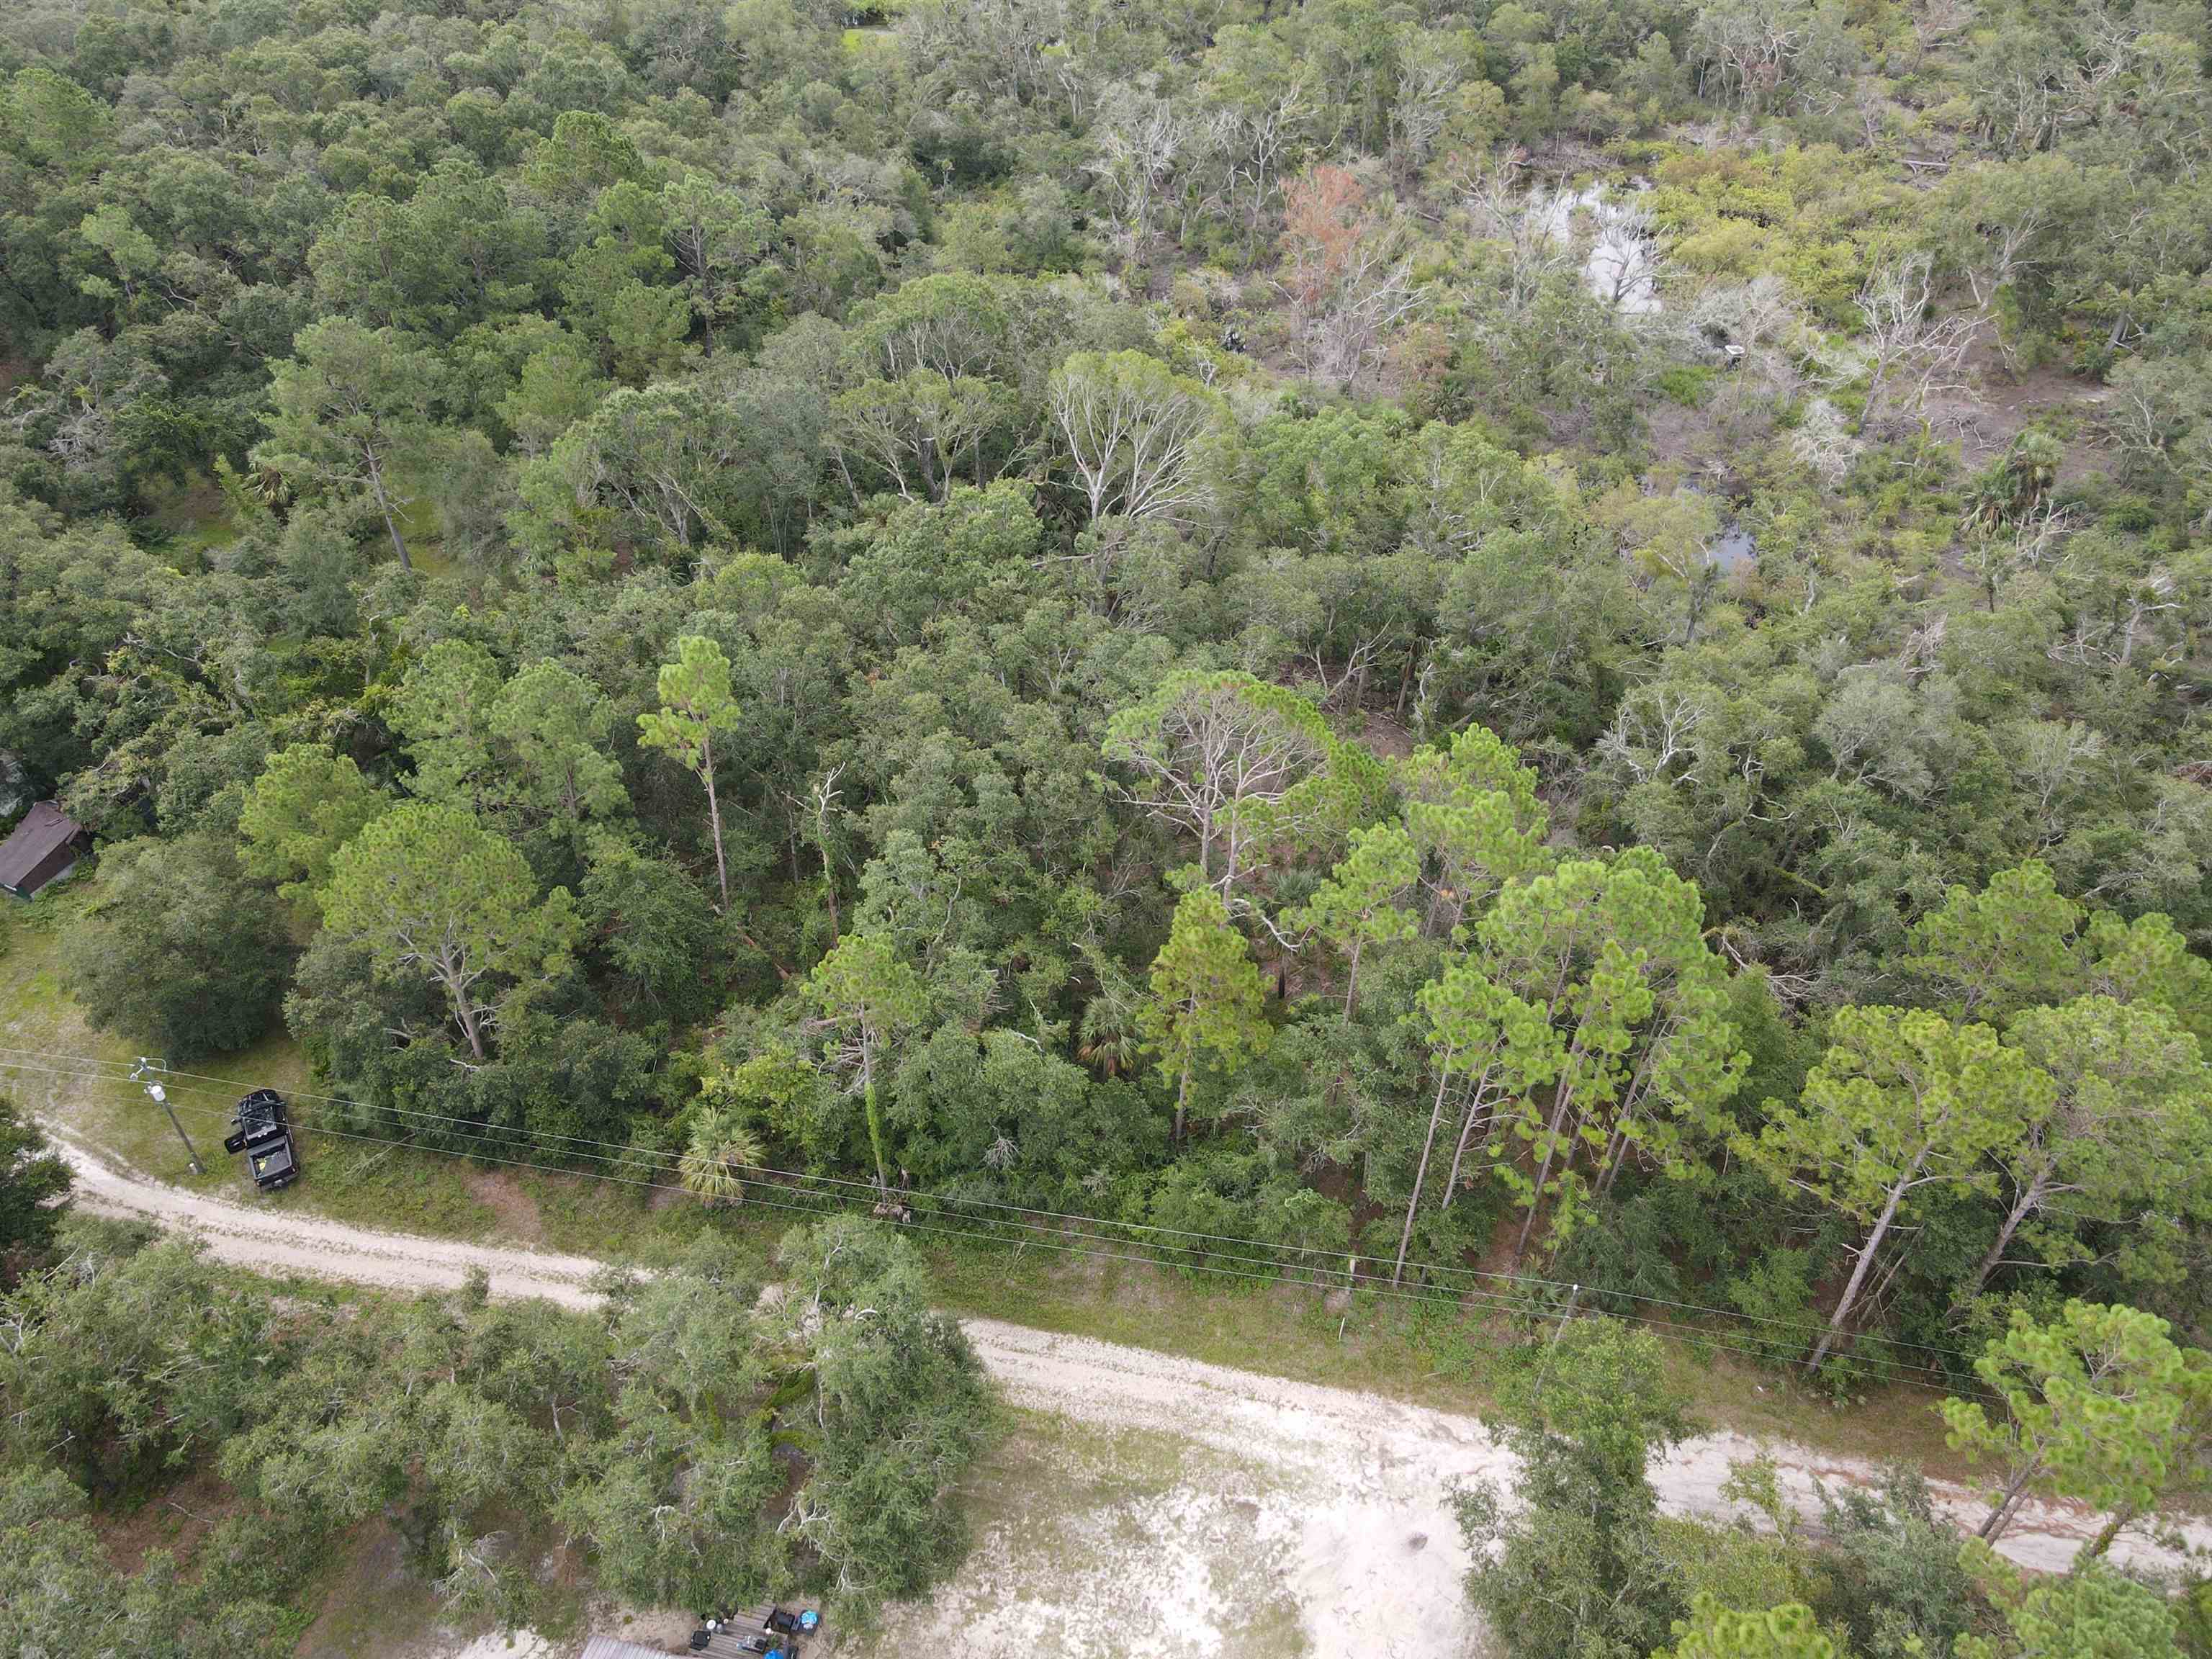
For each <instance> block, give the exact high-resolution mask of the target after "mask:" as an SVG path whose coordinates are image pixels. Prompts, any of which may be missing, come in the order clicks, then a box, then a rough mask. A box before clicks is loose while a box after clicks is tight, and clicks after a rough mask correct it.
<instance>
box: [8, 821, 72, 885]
mask: <svg viewBox="0 0 2212 1659" xmlns="http://www.w3.org/2000/svg"><path fill="white" fill-rule="evenodd" d="M83 833H84V826H83V825H82V824H81V823H78V822H77V821H76V819H75V818H73V817H70V815H69V814H68V813H66V812H64V811H62V809H61V808H60V807H58V806H57V805H54V804H53V802H52V801H50V800H42V801H39V802H36V803H34V804H33V805H32V807H31V810H30V811H27V812H26V813H24V814H23V821H22V822H21V823H19V824H17V825H16V826H15V834H13V835H11V836H9V837H8V839H7V840H5V841H0V887H21V885H22V884H24V883H25V882H26V881H27V880H28V879H30V878H31V877H32V875H33V873H35V872H37V870H38V868H39V866H40V865H42V864H44V863H45V862H46V860H48V859H49V858H51V857H52V856H53V854H55V853H56V852H57V851H58V850H59V849H60V848H64V847H66V846H67V845H68V844H69V843H70V842H73V841H75V840H76V838H77V837H78V836H82V834H83Z"/></svg>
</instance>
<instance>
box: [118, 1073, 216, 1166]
mask: <svg viewBox="0 0 2212 1659" xmlns="http://www.w3.org/2000/svg"><path fill="white" fill-rule="evenodd" d="M168 1069H169V1068H168V1067H167V1066H165V1065H164V1064H162V1063H161V1061H160V1060H149V1059H147V1058H146V1056H145V1055H143V1054H141V1055H139V1056H138V1063H137V1065H136V1066H132V1067H131V1080H132V1081H133V1082H136V1083H143V1084H144V1085H146V1095H147V1097H148V1098H149V1099H150V1100H151V1101H152V1102H153V1103H155V1105H156V1106H159V1107H160V1108H161V1110H162V1112H163V1114H164V1115H167V1118H168V1120H169V1127H171V1128H172V1129H174V1130H175V1131H176V1132H177V1139H179V1140H181V1141H183V1142H184V1143H185V1162H186V1163H188V1164H191V1166H192V1173H193V1174H194V1175H205V1174H206V1173H207V1171H206V1170H204V1169H202V1168H201V1167H200V1155H199V1154H198V1153H197V1152H194V1151H193V1150H192V1138H191V1136H190V1135H188V1134H186V1133H185V1126H184V1125H183V1124H181V1123H179V1122H178V1121H177V1109H176V1108H175V1107H173V1106H172V1105H170V1104H169V1091H167V1089H164V1088H163V1087H162V1086H161V1085H160V1084H158V1083H156V1082H155V1081H154V1079H152V1078H151V1077H149V1076H148V1075H147V1073H149V1072H166V1071H167V1070H168Z"/></svg>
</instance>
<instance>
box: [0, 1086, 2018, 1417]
mask: <svg viewBox="0 0 2212 1659" xmlns="http://www.w3.org/2000/svg"><path fill="white" fill-rule="evenodd" d="M39 1052H42V1051H39V1050H21V1049H7V1050H0V1054H21V1053H39ZM56 1057H57V1058H86V1059H89V1057H82V1056H56ZM90 1063H91V1064H93V1065H94V1066H105V1065H106V1064H108V1062H106V1061H101V1060H90ZM0 1066H3V1067H7V1068H9V1069H14V1070H18V1071H29V1072H40V1073H48V1074H51V1075H54V1076H61V1077H74V1078H80V1079H89V1080H94V1081H103V1082H116V1081H120V1080H122V1079H117V1078H115V1077H113V1076H112V1074H111V1073H107V1072H105V1071H99V1070H95V1071H91V1072H85V1071H78V1070H72V1069H69V1068H64V1067H58V1066H40V1065H35V1064H31V1063H28V1062H25V1061H22V1060H9V1059H4V1058H0ZM219 1080H220V1079H218V1081H219ZM181 1086H184V1087H187V1088H191V1091H192V1092H194V1093H213V1092H215V1091H213V1090H212V1089H208V1088H194V1087H192V1085H181ZM319 1098H324V1099H336V1098H338V1097H327V1096H325V1097H319ZM348 1104H358V1103H353V1102H348ZM181 1109H183V1110H186V1111H197V1112H203V1113H205V1114H208V1115H210V1116H220V1115H222V1114H223V1112H224V1111H225V1109H224V1108H222V1107H216V1106H200V1105H191V1104H184V1105H182V1106H181ZM414 1115H422V1116H428V1117H432V1118H436V1119H437V1120H438V1121H442V1122H444V1123H447V1124H448V1125H453V1126H457V1127H458V1132H459V1136H460V1137H461V1138H463V1139H487V1138H489V1137H488V1136H487V1135H486V1134H485V1133H483V1131H481V1130H477V1129H471V1128H470V1127H468V1126H467V1125H466V1124H465V1121H463V1120H459V1119H453V1118H438V1115H436V1114H414ZM303 1127H306V1126H303ZM313 1133H317V1134H323V1135H329V1136H331V1137H333V1138H335V1139H343V1140H351V1141H358V1142H361V1143H362V1144H364V1145H368V1146H381V1147H384V1148H386V1149H387V1150H390V1149H392V1148H394V1147H400V1148H404V1149H405V1150H408V1151H411V1152H433V1153H436V1154H439V1155H440V1156H443V1157H447V1158H471V1159H475V1160H477V1161H479V1162H483V1163H488V1164H501V1165H504V1166H507V1167H509V1168H514V1169H526V1170H536V1171H539V1172H541V1173H544V1174H548V1175H570V1176H577V1177H579V1178H580V1179H584V1180H591V1181H599V1182H609V1183H611V1184H616V1185H622V1186H629V1187H635V1188H645V1189H648V1190H653V1191H659V1192H671V1193H676V1194H682V1195H684V1196H690V1197H696V1196H698V1194H694V1193H692V1192H691V1191H690V1188H686V1187H684V1186H681V1185H677V1184H671V1183H669V1182H657V1181H652V1180H647V1179H641V1178H640V1177H638V1176H624V1175H616V1174H609V1173H606V1172H605V1171H602V1170H576V1169H570V1168H566V1167H564V1166H562V1165H559V1164H543V1163H538V1162H536V1161H534V1160H531V1159H526V1158H501V1157H495V1156H494V1155H492V1154H491V1153H489V1152H482V1151H474V1152H471V1151H454V1150H451V1149H448V1148H445V1147H439V1146H426V1145H422V1144H421V1143H418V1142H416V1141H413V1140H411V1139H404V1140H397V1141H395V1140H393V1139H390V1138H389V1137H386V1136H382V1135H371V1134H362V1133H357V1132H353V1131H349V1130H343V1129H336V1128H331V1127H327V1126H322V1125H316V1126H313ZM598 1144H599V1145H602V1146H611V1145H612V1143H610V1142H600V1143H598ZM502 1150H512V1149H511V1148H503V1149H502ZM641 1150H643V1149H641ZM580 1156H586V1157H588V1156H590V1155H588V1154H581V1155H580ZM592 1161H594V1162H599V1163H608V1164H617V1166H619V1167H629V1168H641V1167H643V1165H642V1164H639V1163H636V1162H632V1161H629V1160H627V1159H625V1158H593V1159H592ZM736 1167H738V1168H753V1167H755V1166H750V1165H739V1166H736ZM777 1173H780V1174H786V1175H790V1176H793V1178H795V1179H799V1180H805V1179H807V1178H808V1177H807V1176H805V1174H804V1173H803V1172H789V1171H780V1172H777ZM841 1184H843V1185H848V1186H860V1187H863V1188H864V1190H863V1191H861V1192H856V1193H854V1194H849V1195H848V1194H837V1193H822V1192H817V1191H812V1190H810V1189H808V1188H794V1187H789V1186H786V1185H783V1184H781V1182H772V1181H767V1180H762V1179H759V1178H757V1177H745V1176H741V1177H739V1185H740V1187H742V1188H757V1189H761V1190H763V1192H769V1193H780V1194H784V1195H785V1197H784V1198H783V1199H781V1200H777V1199H771V1198H768V1197H765V1196H758V1197H748V1198H746V1199H745V1200H744V1202H746V1203H752V1204H759V1205H763V1206H766V1207H768V1208H771V1209H777V1210H785V1211H790V1212H795V1213H799V1214H802V1215H810V1216H814V1217H817V1218H820V1217H823V1216H825V1215H835V1214H848V1213H856V1212H857V1206H858V1205H859V1204H860V1203H861V1202H864V1201H866V1197H867V1196H868V1195H869V1194H873V1193H874V1192H875V1191H876V1188H874V1187H873V1186H872V1185H870V1184H866V1183H858V1182H846V1183H841ZM795 1195H796V1196H804V1197H806V1198H809V1199H812V1200H819V1202H818V1203H799V1204H794V1203H792V1202H790V1201H789V1199H790V1198H791V1197H792V1196H795ZM915 1201H916V1200H915V1197H914V1196H913V1195H911V1194H902V1202H904V1203H907V1204H908V1205H913V1204H915ZM952 1201H954V1202H958V1201H960V1200H952ZM921 1205H922V1207H923V1208H924V1212H925V1213H926V1214H928V1215H930V1216H931V1217H932V1218H942V1219H951V1220H973V1219H976V1218H972V1217H963V1216H961V1215H959V1214H958V1212H956V1211H951V1210H947V1209H942V1208H931V1207H929V1206H928V1200H927V1198H926V1197H925V1198H924V1199H923V1200H921ZM822 1206H830V1207H827V1208H824V1207H822ZM838 1206H853V1207H838ZM1003 1207H1009V1208H1012V1207H1015V1206H1003ZM905 1225H906V1226H907V1227H908V1229H909V1230H911V1231H918V1232H921V1233H923V1234H927V1235H929V1236H932V1237H948V1238H964V1239H972V1240H975V1241H978V1242H981V1243H990V1244H996V1245H1000V1246H1004V1245H1006V1244H1008V1243H1014V1244H1016V1245H1018V1248H1020V1249H1030V1248H1035V1249H1045V1250H1052V1251H1054V1252H1056V1253H1059V1254H1064V1255H1081V1256H1085V1257H1089V1258H1091V1259H1094V1260H1099V1261H1120V1262H1128V1263H1133V1264H1135V1265H1139V1266H1144V1267H1182V1268H1184V1269H1186V1270H1187V1271H1190V1272H1195V1273H1208V1274H1211V1275H1213V1276H1215V1277H1219V1278H1226V1279H1239V1280H1243V1281H1247V1282H1252V1283H1273V1282H1279V1280H1278V1278H1277V1275H1278V1274H1279V1273H1282V1272H1284V1271H1286V1270H1293V1269H1292V1268H1291V1264H1285V1263H1284V1262H1281V1261H1268V1260H1266V1259H1263V1258H1256V1257H1237V1256H1227V1255H1225V1254H1224V1253H1221V1252H1208V1253H1207V1254H1208V1255H1215V1256H1218V1257H1220V1258H1221V1259H1223V1260H1226V1261H1237V1262H1243V1263H1248V1264H1250V1265H1255V1266H1259V1267H1265V1268H1267V1269H1269V1270H1270V1271H1268V1272H1265V1273H1249V1272H1243V1271H1239V1270H1238V1269H1237V1268H1235V1267H1220V1266H1218V1265H1213V1264H1212V1263H1210V1262H1206V1261H1162V1260H1161V1259H1160V1258H1159V1257H1158V1256H1155V1255H1124V1254H1120V1253H1115V1252H1109V1251H1103V1250H1098V1249H1085V1247H1084V1246H1082V1245H1079V1244H1069V1243H1056V1242H1054V1241H1053V1240H1051V1239H1046V1238H1036V1237H1022V1238H1018V1239H1009V1238H1008V1237H1005V1236H1004V1235H1002V1234H998V1233H986V1232H978V1231H974V1230H973V1229H969V1228H959V1227H947V1226H944V1225H927V1224H924V1223H919V1222H908V1223H907V1224H905ZM983 1225H1000V1226H1020V1227H1024V1228H1026V1229H1028V1230H1029V1231H1033V1232H1034V1231H1048V1230H1047V1229H1043V1228H1041V1227H1039V1226H1038V1225H1036V1224H1035V1223H1029V1222H992V1221H989V1220H985V1221H984V1224H983ZM1105 1225H1117V1224H1110V1223H1109V1224H1105ZM1130 1225H1143V1224H1130ZM1169 1231H1172V1230H1169ZM1197 1236H1199V1237H1219V1236H1210V1235H1197ZM1077 1237H1083V1238H1086V1239H1090V1240H1092V1241H1093V1242H1105V1243H1124V1242H1127V1243H1135V1242H1136V1241H1122V1240H1115V1239H1110V1238H1103V1237H1102V1236H1099V1235H1092V1234H1079V1235H1077ZM1243 1242H1247V1243H1253V1244H1255V1245H1257V1246H1258V1247H1259V1248H1261V1249H1297V1247H1295V1246H1269V1245H1267V1244H1266V1243H1264V1242H1262V1241H1258V1240H1250V1241H1243ZM1328 1254H1330V1255H1334V1251H1333V1250H1332V1251H1331V1252H1329V1253H1328ZM1323 1271H1326V1270H1323ZM1494 1276H1495V1277H1501V1278H1502V1277H1504V1275H1494ZM1331 1277H1334V1275H1333V1274H1332V1275H1331ZM1531 1282H1533V1283H1534V1284H1536V1285H1549V1284H1550V1283H1551V1281H1547V1280H1535V1281H1531ZM1357 1288H1358V1289H1361V1290H1364V1291H1368V1292H1370V1293H1372V1294H1375V1295H1377V1296H1385V1297H1393V1298H1395V1299H1396V1300H1400V1301H1407V1302H1418V1303H1425V1304H1430V1305H1433V1306H1439V1307H1449V1308H1453V1309H1455V1310H1462V1311H1463V1310H1465V1308H1466V1306H1467V1305H1468V1304H1469V1303H1472V1304H1474V1305H1475V1306H1478V1307H1483V1308H1489V1309H1495V1310H1500V1311H1504V1312H1508V1313H1514V1314H1520V1315H1522V1316H1537V1315H1536V1314H1535V1311H1534V1310H1531V1309H1530V1308H1529V1307H1528V1304H1525V1303H1523V1302H1521V1301H1517V1300H1514V1299H1510V1298H1509V1297H1504V1296H1500V1295H1498V1294H1496V1293H1494V1292H1486V1291H1476V1290H1469V1289H1466V1288H1463V1287H1455V1286H1448V1285H1438V1286H1437V1287H1435V1289H1434V1290H1433V1291H1429V1290H1422V1289H1419V1288H1407V1287H1404V1286H1398V1285H1376V1284H1368V1285H1359V1286H1358V1287H1357ZM1715 1311H1720V1310H1715ZM1617 1317H1620V1318H1621V1319H1622V1320H1623V1321H1624V1322H1627V1323H1631V1324H1634V1325H1637V1326H1639V1327H1642V1328H1646V1329H1649V1330H1651V1331H1653V1332H1655V1333H1656V1334H1659V1335H1661V1336H1662V1337H1668V1338H1670V1339H1671V1340H1680V1341H1685V1342H1691V1343H1702V1344H1704V1345H1705V1346H1708V1347H1711V1348H1715V1349H1717V1350H1720V1351H1723V1352H1729V1353H1735V1354H1738V1355H1741V1356H1744V1357H1747V1358H1753V1359H1756V1360H1759V1361H1761V1362H1763V1363H1767V1364H1773V1363H1777V1362H1778V1361H1784V1360H1786V1359H1788V1358H1792V1357H1794V1356H1793V1355H1791V1354H1790V1353H1787V1352H1783V1350H1784V1349H1786V1348H1788V1347H1789V1346H1793V1345H1788V1344H1784V1343H1783V1342H1781V1341H1780V1340H1778V1339H1768V1338H1762V1337H1759V1336H1758V1335H1757V1334H1753V1333H1737V1334H1739V1335H1742V1336H1745V1337H1747V1340H1748V1342H1749V1343H1752V1344H1759V1345H1762V1346H1747V1345H1746V1344H1745V1343H1740V1342H1733V1341H1729V1340H1726V1339H1725V1337H1724V1336H1723V1334H1719V1333H1715V1332H1712V1331H1709V1330H1706V1329H1704V1328H1700V1327H1697V1326H1692V1325H1687V1324H1684V1323H1682V1322H1680V1321H1676V1320H1665V1319H1656V1318H1652V1317H1650V1316H1644V1315H1636V1314H1621V1315H1617ZM1948 1352H1956V1351H1955V1350H1954V1351H1948ZM1858 1363H1859V1364H1863V1365H1866V1366H1869V1368H1875V1369H1876V1370H1877V1374H1878V1375H1879V1376H1881V1380H1883V1381H1887V1382H1892V1383H1899V1384H1902V1385H1904V1386H1906V1387H1911V1388H1917V1389H1927V1390H1929V1391H1930V1392H1933V1393H1948V1394H1960V1393H1972V1394H1978V1395H1982V1396H1983V1397H1984V1398H1990V1399H1993V1398H1995V1396H1993V1395H1989V1394H1987V1392H1986V1391H1985V1390H1983V1389H1978V1388H1976V1387H1974V1386H1973V1385H1972V1384H1967V1383H1957V1382H1954V1381H1953V1380H1952V1379H1950V1378H1949V1376H1948V1374H1947V1373H1946V1372H1945V1371H1944V1370H1943V1369H1942V1367H1939V1366H1935V1365H1929V1364H1919V1363H1917V1362H1911V1361H1905V1360H1899V1359H1896V1358H1889V1357H1887V1356H1875V1357H1871V1358H1861V1359H1860V1360H1859V1362H1858ZM1923 1377H1942V1378H1943V1379H1944V1380H1943V1381H1942V1382H1940V1383H1938V1382H1928V1381H1922V1380H1920V1379H1921V1378H1923Z"/></svg>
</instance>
